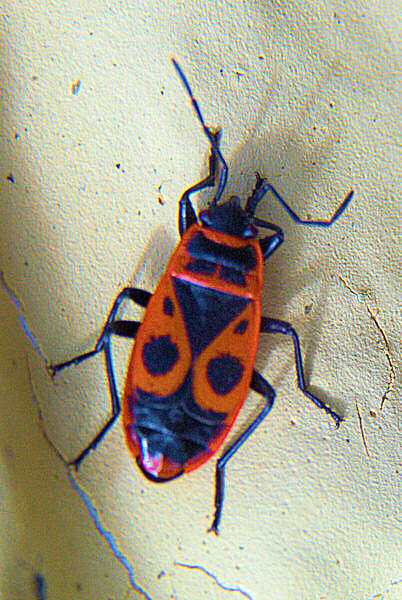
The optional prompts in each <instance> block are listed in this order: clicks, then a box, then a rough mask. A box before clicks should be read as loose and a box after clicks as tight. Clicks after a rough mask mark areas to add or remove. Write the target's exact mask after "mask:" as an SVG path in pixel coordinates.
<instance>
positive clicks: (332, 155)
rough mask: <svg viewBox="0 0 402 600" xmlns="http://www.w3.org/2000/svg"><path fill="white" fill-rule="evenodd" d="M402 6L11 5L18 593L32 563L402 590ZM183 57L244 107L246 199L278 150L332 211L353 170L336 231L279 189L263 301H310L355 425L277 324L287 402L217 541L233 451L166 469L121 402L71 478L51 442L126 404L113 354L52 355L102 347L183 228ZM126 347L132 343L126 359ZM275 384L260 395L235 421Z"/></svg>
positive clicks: (118, 360)
mask: <svg viewBox="0 0 402 600" xmlns="http://www.w3.org/2000/svg"><path fill="white" fill-rule="evenodd" d="M399 9H400V7H398V5H397V4H395V5H394V4H393V3H388V4H385V5H384V3H381V4H380V3H375V2H369V3H361V2H357V1H353V2H352V1H351V2H339V3H333V4H332V3H330V2H321V3H320V2H299V1H297V0H296V2H286V1H285V0H280V1H279V2H264V3H262V2H250V1H245V2H240V1H237V0H235V1H234V2H226V3H225V2H216V3H211V4H209V3H205V2H185V3H177V2H171V3H169V2H167V1H166V2H162V1H160V2H156V3H154V4H152V3H149V4H148V3H140V2H136V3H134V5H133V3H126V2H125V1H124V0H123V1H122V2H101V1H99V0H94V1H93V2H91V3H82V4H80V5H77V6H76V7H66V3H63V2H60V1H59V0H55V1H53V2H50V3H49V2H46V3H45V2H42V1H36V2H31V3H25V2H23V1H21V0H14V1H13V2H10V3H9V5H8V7H6V8H4V10H3V11H2V14H1V39H2V59H1V61H2V64H1V75H2V86H1V93H2V100H3V120H2V131H1V152H2V160H1V165H0V190H1V204H0V211H1V223H2V226H1V228H0V272H1V275H2V282H3V290H4V292H0V294H1V296H0V302H1V306H0V309H1V312H0V323H1V325H0V331H1V336H0V382H1V383H0V394H1V402H2V411H1V416H0V429H1V442H0V458H1V473H0V474H1V489H0V494H1V501H0V522H1V534H0V535H1V538H0V553H1V560H0V564H1V567H0V570H1V593H0V595H1V597H2V598H4V599H5V600H16V599H19V598H21V599H22V598H24V599H27V598H40V596H39V593H40V592H39V584H38V579H36V584H35V573H36V574H38V573H40V574H41V576H43V578H44V581H45V585H46V595H47V599H48V600H53V599H57V600H64V599H66V600H67V599H68V600H75V599H80V598H85V599H86V600H91V599H94V600H95V599H99V598H110V599H112V598H113V599H116V600H117V599H119V600H121V599H123V598H126V599H128V598H133V599H134V598H142V597H147V598H151V599H152V600H167V599H170V598H175V599H178V600H193V599H197V600H198V599H200V598H214V600H226V599H228V598H231V597H234V598H243V597H244V598H250V599H252V600H283V599H284V598H286V599H287V600H307V599H309V600H324V599H325V600H340V599H341V600H352V599H353V600H380V599H384V600H385V599H386V600H397V599H398V598H402V565H401V541H400V540H401V530H402V516H401V421H402V419H401V411H402V407H401V401H400V398H401V391H402V390H401V367H400V365H401V360H402V356H401V347H402V344H401V337H402V330H401V300H400V298H401V284H402V278H401V229H400V223H401V200H400V198H401V195H400V189H398V185H400V181H401V178H400V175H401V167H400V149H401V136H400V132H401V105H400V98H401V62H400V45H399V47H398V44H400V29H401V19H400V12H398V11H399ZM171 56H175V57H176V59H177V60H178V61H179V62H180V64H181V65H182V67H183V68H184V70H185V72H186V74H187V76H188V78H189V80H190V82H191V83H192V85H193V87H194V90H195V93H196V96H197V98H198V100H199V102H200V105H201V107H202V110H203V112H204V114H205V118H206V120H207V122H208V123H209V124H211V125H220V126H221V127H222V129H223V140H222V151H223V152H224V154H225V157H226V158H227V161H228V163H229V166H230V176H229V183H228V188H227V194H228V195H230V194H231V193H236V194H237V195H239V196H240V197H242V198H243V197H246V196H247V195H248V194H249V193H250V191H251V189H252V187H253V184H254V172H255V171H259V172H260V173H261V175H263V176H264V177H266V178H267V179H268V180H269V181H270V182H271V183H272V184H273V185H274V186H275V187H276V188H277V190H278V191H280V193H281V194H282V195H283V196H284V197H286V198H287V199H288V200H289V202H290V203H291V204H292V206H293V207H294V208H295V209H296V210H297V211H298V212H300V213H301V214H302V215H304V216H305V218H306V217H307V216H311V217H312V218H326V217H328V216H329V215H330V214H332V212H333V211H334V210H335V208H336V207H337V206H338V204H339V203H340V201H341V200H342V199H343V197H344V196H345V195H346V194H347V193H348V191H349V190H350V189H351V188H353V189H354V190H355V197H354V199H353V202H352V204H351V205H350V207H349V208H348V210H347V212H346V213H345V214H344V215H343V216H342V218H341V219H340V220H339V221H338V222H337V223H336V224H335V225H334V226H333V227H332V228H331V229H328V230H322V229H321V230H319V229H318V230H317V229H307V228H303V227H300V226H299V227H298V226H297V225H296V224H294V223H293V222H292V221H291V220H290V219H289V217H288V216H287V215H286V214H284V212H283V210H282V209H281V208H280V207H279V206H278V205H277V204H276V203H275V200H274V199H273V198H270V197H267V199H266V200H265V201H264V202H263V203H262V205H261V207H260V209H259V213H258V214H259V216H260V217H261V218H265V219H269V220H271V221H273V222H277V223H280V224H281V226H282V227H283V229H284V231H285V234H286V239H285V244H284V245H283V247H282V248H281V249H280V250H279V251H278V252H277V253H276V254H275V255H274V256H273V257H272V258H271V259H270V260H269V261H268V262H267V264H266V266H265V270H264V276H265V282H266V283H265V289H264V296H263V312H264V314H266V315H270V316H272V317H276V318H285V319H286V320H289V321H291V322H292V323H293V325H294V326H295V328H296V329H297V331H298V332H299V334H300V338H301V344H302V351H303V357H304V360H305V365H306V375H307V378H308V381H309V384H310V386H311V389H312V390H313V391H314V392H315V393H316V394H318V395H320V397H322V398H323V399H325V400H326V401H327V402H328V403H330V405H331V406H332V407H333V408H334V409H335V410H338V411H340V412H341V413H342V414H343V415H344V416H345V421H344V422H343V423H342V425H341V427H340V428H339V429H338V430H335V428H334V426H333V423H332V422H331V421H330V420H329V418H328V417H327V416H326V415H325V414H323V413H322V411H320V410H318V409H317V408H316V407H315V406H314V405H313V404H311V403H309V402H308V401H306V400H305V398H304V397H303V396H302V394H300V392H299V391H298V390H297V388H296V382H295V370H294V362H293V355H292V349H291V345H290V343H289V340H286V339H283V338H282V337H281V336H278V338H272V337H270V338H264V339H261V344H260V349H259V354H258V359H257V367H258V369H259V370H260V371H261V372H262V373H263V374H264V376H265V377H266V378H267V379H268V380H269V381H270V382H271V383H272V385H274V387H275V388H276V390H277V392H278V398H277V402H276V404H275V406H274V409H273V410H272V412H271V414H270V415H269V417H268V418H267V420H266V422H265V423H264V424H263V425H262V426H261V427H260V428H259V429H258V430H257V431H256V433H255V434H254V435H253V436H252V437H251V438H250V440H249V441H248V443H247V444H246V445H245V446H244V447H243V448H242V449H241V451H239V452H238V455H237V456H236V458H234V459H233V461H232V462H231V463H230V464H229V466H228V468H227V489H226V503H225V506H224V511H223V518H222V525H221V535H220V536H219V537H218V538H216V537H214V536H213V535H211V534H207V533H206V532H207V529H208V526H209V525H210V522H211V515H212V509H213V494H214V490H213V474H214V461H211V462H210V463H208V464H207V465H205V466H204V467H202V468H201V469H200V470H198V471H195V472H193V473H191V474H190V475H188V476H185V477H182V478H180V479H178V480H176V481H174V482H172V483H170V484H166V485H163V486H155V485H154V484H152V483H150V482H148V481H146V480H144V478H143V477H142V475H141V474H140V472H139V470H138V468H137V466H136V465H135V463H134V462H133V460H132V459H131V457H130V456H129V454H128V451H127V449H126V448H125V445H124V440H123V434H122V431H121V428H120V426H119V424H118V423H116V425H115V426H114V427H113V428H112V430H111V432H110V433H109V435H108V436H107V437H106V438H105V440H104V441H103V442H102V444H101V445H100V446H99V448H98V449H97V450H96V451H95V452H92V453H91V454H90V455H89V456H88V457H87V458H86V460H85V461H84V462H83V464H82V466H81V469H80V471H79V472H78V473H75V472H71V473H70V478H69V476H68V471H67V470H66V469H65V467H64V465H63V463H62V461H61V459H60V456H58V454H57V452H56V451H55V448H56V449H57V451H58V452H60V453H61V454H62V455H63V456H64V457H65V458H66V459H72V458H74V457H75V456H76V455H77V454H78V453H79V452H80V449H82V448H83V447H84V446H85V444H87V443H88V441H89V440H90V439H91V437H93V435H94V433H96V432H97V431H99V429H100V427H101V425H102V424H103V423H104V422H105V420H106V419H107V415H108V411H109V397H108V391H107V387H106V383H105V376H104V368H103V362H102V358H101V357H100V358H99V359H96V360H94V361H92V362H91V363H87V364H84V365H82V366H81V367H79V368H76V369H75V368H72V369H70V370H69V372H63V373H62V374H61V375H60V376H59V377H57V378H56V379H55V380H54V381H52V380H51V379H50V377H49V375H48V373H47V371H46V368H45V360H46V361H48V362H49V363H50V362H55V361H56V362H57V361H61V360H64V359H67V358H69V357H71V356H74V355H75V354H77V353H79V352H83V351H85V350H86V349H89V348H91V347H92V346H93V344H94V343H95V340H96V338H97V336H98V335H99V333H100V331H101V328H102V325H103V323H104V320H105V317H106V315H107V313H108V310H109V309H110V307H111V305H112V303H113V300H114V298H115V296H116V295H117V293H118V291H119V289H120V288H121V287H123V286H124V285H127V284H128V283H130V282H134V283H135V285H138V286H143V287H146V288H147V289H150V290H151V291H152V289H154V288H155V285H156V283H157V281H158V278H159V277H160V275H161V273H162V271H163V265H164V264H165V262H166V260H167V258H168V257H169V256H170V255H171V253H172V252H173V250H174V247H175V244H176V243H177V240H178V232H177V200H178V198H179V197H180V194H181V193H182V192H183V190H184V189H185V188H186V187H189V186H190V185H192V184H193V183H194V182H197V181H198V180H199V179H200V177H201V176H202V175H203V173H204V172H205V167H206V160H207V152H208V144H207V142H206V140H205V138H204V136H203V134H202V130H201V128H200V126H199V124H198V122H197V121H196V119H195V117H194V114H193V113H192V111H191V107H190V105H189V101H188V98H187V97H186V96H185V94H184V92H183V89H182V86H181V84H180V81H179V80H178V78H177V75H176V74H175V72H174V70H173V68H172V65H171V63H170V60H169V59H170V57H171ZM207 200H208V197H207V196H201V197H199V199H198V205H199V206H205V204H206V203H207ZM5 287H6V288H7V289H8V290H9V291H10V290H11V291H12V294H13V295H14V298H17V299H18V302H17V304H18V303H19V304H18V306H19V312H20V313H21V314H22V315H23V317H24V318H25V320H26V323H27V324H28V326H29V329H30V331H31V332H32V334H33V335H34V336H35V338H36V340H37V342H38V344H39V347H40V349H41V352H42V353H43V356H44V357H45V360H43V359H42V358H41V357H40V356H39V355H38V354H37V353H36V352H35V350H34V348H33V346H32V344H31V342H30V340H29V339H28V338H27V337H26V336H25V335H24V334H23V332H22V331H21V328H20V324H19V321H18V319H17V312H16V308H15V306H14V305H13V303H12V302H11V301H10V298H9V294H7V292H6V289H4V288H5ZM14 304H15V303H14ZM136 314H138V315H140V313H139V312H138V313H136ZM129 349H130V344H127V343H126V342H124V343H122V344H116V354H115V364H116V371H117V373H118V378H119V381H121V380H122V379H123V378H124V371H125V365H126V362H127V353H128V352H129ZM260 404H261V403H260V399H259V398H258V396H256V395H254V394H250V396H249V400H248V401H247V403H246V405H245V408H244V410H243V411H242V413H241V414H240V416H239V419H238V421H237V423H236V426H235V428H234V430H233V435H236V432H239V431H240V430H241V428H242V426H244V424H245V423H247V422H249V421H250V420H251V419H252V418H253V415H255V414H256V411H257V410H258V407H259V406H260ZM39 413H40V414H41V416H42V421H41V422H40V421H39ZM41 424H42V426H43V428H44V431H45V432H46V435H47V436H48V439H49V440H51V442H52V444H53V446H54V447H52V446H51V445H50V444H49V443H47V442H46V439H45V436H44V435H43V431H42V426H41ZM77 492H78V493H77ZM84 501H85V502H86V504H87V507H88V509H89V511H90V513H91V514H92V518H91V514H89V513H88V510H87V507H86V505H85V502H84ZM108 542H109V543H108ZM127 570H128V571H129V572H130V573H129V574H130V577H131V583H130V578H129V576H128V573H127ZM134 579H135V584H134V585H132V583H133V582H134ZM35 586H36V591H35Z"/></svg>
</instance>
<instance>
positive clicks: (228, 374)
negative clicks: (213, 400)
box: [207, 354, 243, 396]
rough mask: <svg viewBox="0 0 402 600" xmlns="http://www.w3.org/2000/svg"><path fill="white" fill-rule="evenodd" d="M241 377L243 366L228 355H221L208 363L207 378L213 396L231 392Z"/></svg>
mask: <svg viewBox="0 0 402 600" xmlns="http://www.w3.org/2000/svg"><path fill="white" fill-rule="evenodd" d="M242 375H243V365H242V364H241V362H240V361H239V360H238V359H237V358H236V357H235V356H231V355H230V354H223V355H222V356H218V357H217V358H213V359H212V360H210V361H209V363H208V367H207V378H208V381H209V383H210V385H211V387H212V389H213V390H214V392H215V394H219V395H220V396H223V395H224V394H228V393H229V392H231V391H232V390H233V388H234V387H236V385H237V384H238V383H239V381H240V379H241V378H242Z"/></svg>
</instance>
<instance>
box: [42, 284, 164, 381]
mask: <svg viewBox="0 0 402 600" xmlns="http://www.w3.org/2000/svg"><path fill="white" fill-rule="evenodd" d="M151 296H152V294H151V293H150V292H147V291H146V290H141V289H139V288H130V287H126V288H124V289H123V290H122V291H121V292H120V294H119V295H118V296H117V298H116V300H115V301H114V304H113V306H112V310H111V311H110V313H109V316H108V318H107V320H106V324H105V326H104V328H103V331H102V334H101V336H100V338H99V339H98V341H97V342H96V345H95V348H94V349H93V350H91V351H90V352H85V354H80V355H79V356H76V357H75V358H71V359H70V360H67V361H65V362H63V363H60V364H57V365H49V367H48V370H49V372H50V373H51V375H52V376H54V375H56V374H57V373H59V372H60V371H62V370H63V369H65V368H67V367H71V366H72V365H79V364H80V363H81V362H83V361H84V360H87V359H88V358H91V357H92V356H95V355H96V354H99V352H102V350H104V349H105V346H106V345H107V344H108V343H109V339H110V335H111V334H112V333H115V332H114V331H113V325H114V322H115V319H116V315H117V313H118V311H119V308H120V306H121V304H122V303H123V302H124V300H132V301H133V302H135V303H136V304H138V305H139V306H142V307H144V308H146V306H147V304H148V302H149V299H150V298H151ZM116 333H117V335H120V334H119V333H118V332H116ZM129 337H131V336H129Z"/></svg>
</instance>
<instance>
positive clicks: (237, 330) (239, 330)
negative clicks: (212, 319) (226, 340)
mask: <svg viewBox="0 0 402 600" xmlns="http://www.w3.org/2000/svg"><path fill="white" fill-rule="evenodd" d="M247 327H248V321H240V323H239V324H238V325H237V326H236V327H235V330H234V332H235V333H237V334H239V335H240V334H242V333H244V332H245V331H246V329H247Z"/></svg>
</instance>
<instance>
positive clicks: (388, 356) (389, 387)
mask: <svg viewBox="0 0 402 600" xmlns="http://www.w3.org/2000/svg"><path fill="white" fill-rule="evenodd" d="M338 278H339V279H340V280H341V281H342V283H343V285H344V286H345V287H346V289H347V290H349V292H351V293H352V294H354V295H355V296H357V297H358V298H364V297H369V292H368V290H362V291H360V292H357V291H356V290H354V289H353V288H352V287H350V285H349V284H348V283H347V282H346V281H345V280H344V279H343V277H341V275H338ZM364 306H365V308H366V310H367V312H368V313H369V315H370V318H371V319H372V321H373V322H374V324H375V326H376V328H377V329H378V331H379V332H380V335H381V337H382V339H383V341H384V344H385V357H386V359H387V362H388V365H389V380H388V385H387V389H386V390H385V392H384V393H383V395H382V397H381V404H380V409H379V410H382V409H383V406H384V403H385V401H386V400H388V395H389V394H390V393H391V392H392V390H393V387H394V383H395V380H396V371H395V367H394V364H393V362H392V359H391V349H390V345H389V342H388V338H387V336H386V333H385V331H384V329H383V327H381V325H380V323H379V322H378V320H377V317H376V315H375V314H374V311H373V310H372V309H371V308H370V306H369V305H368V304H367V303H366V302H364ZM377 312H378V309H377Z"/></svg>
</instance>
